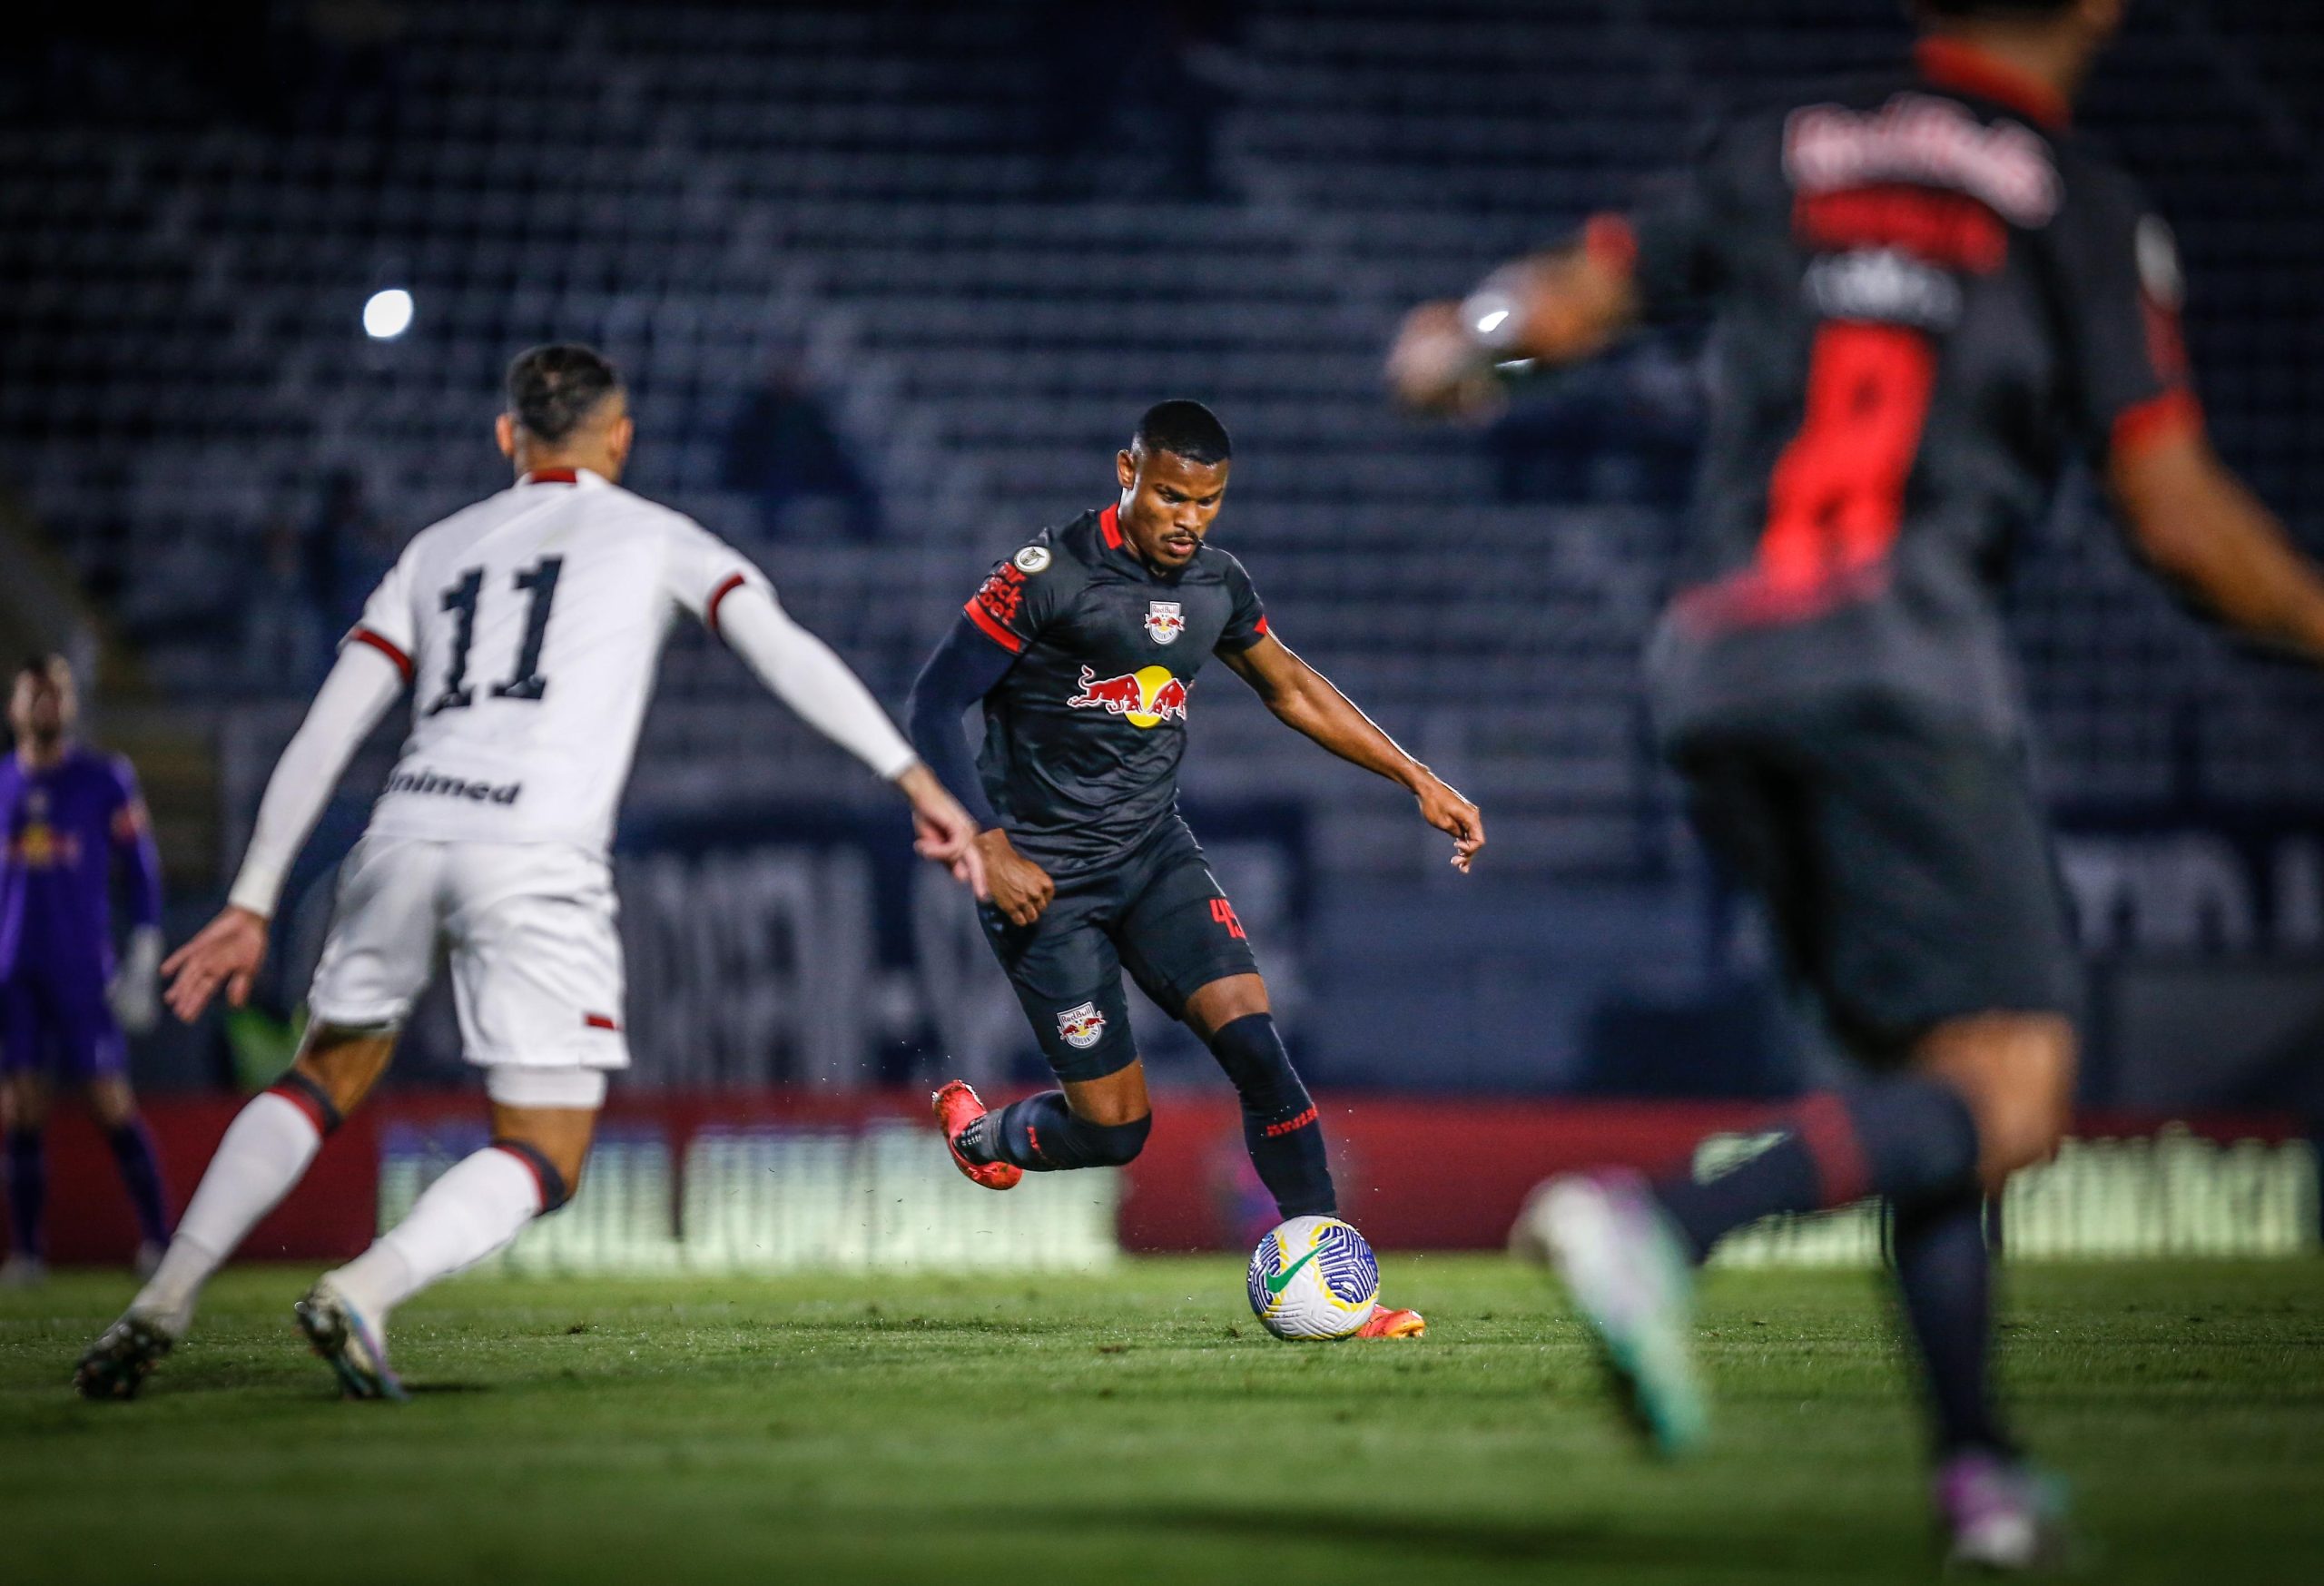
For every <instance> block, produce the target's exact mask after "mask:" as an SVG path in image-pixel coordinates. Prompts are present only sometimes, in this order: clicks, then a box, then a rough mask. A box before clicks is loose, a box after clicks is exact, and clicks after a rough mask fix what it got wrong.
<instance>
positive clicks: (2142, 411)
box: [2108, 386, 2203, 457]
mask: <svg viewBox="0 0 2324 1586" xmlns="http://www.w3.org/2000/svg"><path fill="white" fill-rule="evenodd" d="M2202 431H2203V405H2202V404H2201V402H2198V401H2197V400H2196V399H2195V393H2194V392H2192V391H2191V390H2189V389H2187V388H2186V387H2184V386H2178V387H2174V388H2173V389H2170V390H2167V391H2165V392H2163V393H2162V395H2161V396H2159V397H2150V398H2148V399H2146V400H2145V401H2143V402H2140V403H2138V404H2137V405H2135V406H2133V407H2129V408H2125V409H2122V412H2121V413H2120V414H2119V415H2117V416H2116V418H2115V419H2114V431H2113V434H2112V437H2111V438H2110V440H2109V443H2108V444H2109V447H2110V448H2111V449H2112V452H2113V454H2114V455H2115V456H2116V457H2129V456H2131V455H2132V453H2134V452H2139V451H2143V450H2144V449H2145V448H2148V447H2150V446H2153V445H2154V444H2156V443H2157V442H2158V441H2164V440H2176V439H2177V438H2180V437H2181V436H2182V435H2201V433H2202Z"/></svg>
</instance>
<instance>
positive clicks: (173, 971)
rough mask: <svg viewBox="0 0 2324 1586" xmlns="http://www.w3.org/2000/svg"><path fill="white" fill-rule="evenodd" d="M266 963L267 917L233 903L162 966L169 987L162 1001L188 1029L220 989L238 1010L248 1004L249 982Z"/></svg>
mask: <svg viewBox="0 0 2324 1586" xmlns="http://www.w3.org/2000/svg"><path fill="white" fill-rule="evenodd" d="M265 961H266V917H265V916H264V915H262V914H253V913H251V911H249V910H248V909H238V908H236V907H234V906H233V905H232V904H231V903H229V904H227V905H226V907H225V908H224V909H222V910H221V911H219V914H218V918H216V919H215V920H212V921H211V922H210V923H209V924H207V925H205V926H203V927H202V929H201V930H200V931H197V932H196V933H195V935H194V938H193V940H192V941H189V942H187V943H186V944H185V945H184V946H183V947H182V948H180V949H178V950H177V951H175V952H173V953H172V954H170V956H169V957H168V958H166V959H163V960H162V979H163V980H167V981H168V982H169V990H167V991H166V992H164V993H163V994H162V1000H163V1001H165V1002H167V1003H168V1004H169V1005H170V1011H171V1012H172V1013H174V1014H176V1015H177V1016H178V1017H179V1018H180V1019H182V1020H184V1021H185V1022H186V1023H188V1024H192V1022H193V1021H194V1020H196V1019H199V1018H201V1017H202V1010H203V1009H204V1008H207V1007H209V1006H210V999H211V998H212V996H214V995H215V994H216V993H217V990H218V988H219V987H221V986H223V987H225V988H226V1000H227V1001H228V1002H229V1003H231V1004H232V1005H233V1006H234V1007H236V1008H240V1007H241V1006H242V1005H243V1004H244V1003H246V1002H248V1001H249V1000H251V980H252V979H254V978H255V977H256V976H257V974H258V967H259V965H261V964H262V963H264V962H265Z"/></svg>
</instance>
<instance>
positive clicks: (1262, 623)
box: [1251, 612, 1267, 639]
mask: <svg viewBox="0 0 2324 1586" xmlns="http://www.w3.org/2000/svg"><path fill="white" fill-rule="evenodd" d="M1251 636H1252V637H1253V638H1255V639H1264V638H1265V637H1266V636H1267V616H1266V613H1265V612H1261V613H1259V622H1258V626H1256V627H1255V628H1253V629H1252V630H1251Z"/></svg>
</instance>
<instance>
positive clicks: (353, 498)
mask: <svg viewBox="0 0 2324 1586" xmlns="http://www.w3.org/2000/svg"><path fill="white" fill-rule="evenodd" d="M401 549H402V547H400V546H399V545H398V544H397V542H396V535H395V531H394V529H392V528H391V527H389V525H388V521H387V519H385V518H384V517H380V516H379V514H378V513H377V512H375V511H373V510H372V509H371V501H370V493H369V491H368V490H367V489H366V488H364V484H363V476H362V474H361V473H359V471H357V470H356V469H354V468H338V469H334V470H333V471H332V473H331V476H330V478H329V479H327V480H325V481H324V483H323V503H322V506H321V507H320V508H319V509H318V510H317V511H316V513H315V517H314V521H313V522H312V523H311V524H310V526H309V527H308V529H307V537H306V556H307V558H308V567H309V571H308V575H307V581H308V584H309V586H310V587H312V588H313V589H314V590H316V591H317V592H318V593H319V594H320V596H321V598H322V606H323V620H324V623H325V625H326V626H327V628H328V630H329V631H330V634H331V635H332V636H333V637H334V638H336V637H337V636H338V635H340V634H343V633H345V632H346V631H347V630H348V629H350V628H351V627H353V626H355V624H356V622H357V621H358V620H359V618H360V617H361V616H362V615H363V603H364V602H365V601H366V600H368V599H369V598H370V596H371V591H372V590H374V589H376V588H378V587H379V580H380V579H382V578H384V577H386V576H388V569H389V567H392V566H395V565H396V555H397V553H398V552H399V550H401Z"/></svg>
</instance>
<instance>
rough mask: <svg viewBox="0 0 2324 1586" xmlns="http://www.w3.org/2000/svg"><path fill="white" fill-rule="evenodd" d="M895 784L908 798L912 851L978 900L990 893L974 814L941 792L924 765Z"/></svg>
mask: <svg viewBox="0 0 2324 1586" xmlns="http://www.w3.org/2000/svg"><path fill="white" fill-rule="evenodd" d="M896 786H897V787H898V788H900V789H901V790H902V792H903V795H904V797H906V798H908V799H910V800H911V824H912V833H913V838H914V841H913V842H912V848H913V851H914V852H917V853H918V854H919V855H920V856H921V858H922V859H925V860H929V861H931V862H934V863H937V864H940V865H942V866H943V867H944V868H945V869H947V870H949V871H950V872H952V879H953V880H954V881H956V882H960V884H961V885H962V886H964V887H966V888H968V889H969V891H970V892H974V893H975V894H976V895H977V900H978V901H980V902H981V901H984V900H985V899H987V898H990V896H992V890H991V888H990V886H989V885H988V884H987V883H986V881H985V873H984V855H983V854H982V853H980V852H978V850H977V842H976V838H977V823H976V817H975V816H973V815H971V814H970V813H968V811H966V810H964V809H962V808H961V807H960V800H958V799H956V798H954V797H953V796H952V795H951V794H950V793H947V792H945V791H944V784H943V783H940V782H939V781H937V780H936V773H934V772H932V771H931V770H929V769H928V767H927V766H925V765H915V766H913V767H912V768H911V770H909V771H907V772H905V773H903V774H902V775H901V776H900V777H898V778H897V779H896Z"/></svg>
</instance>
